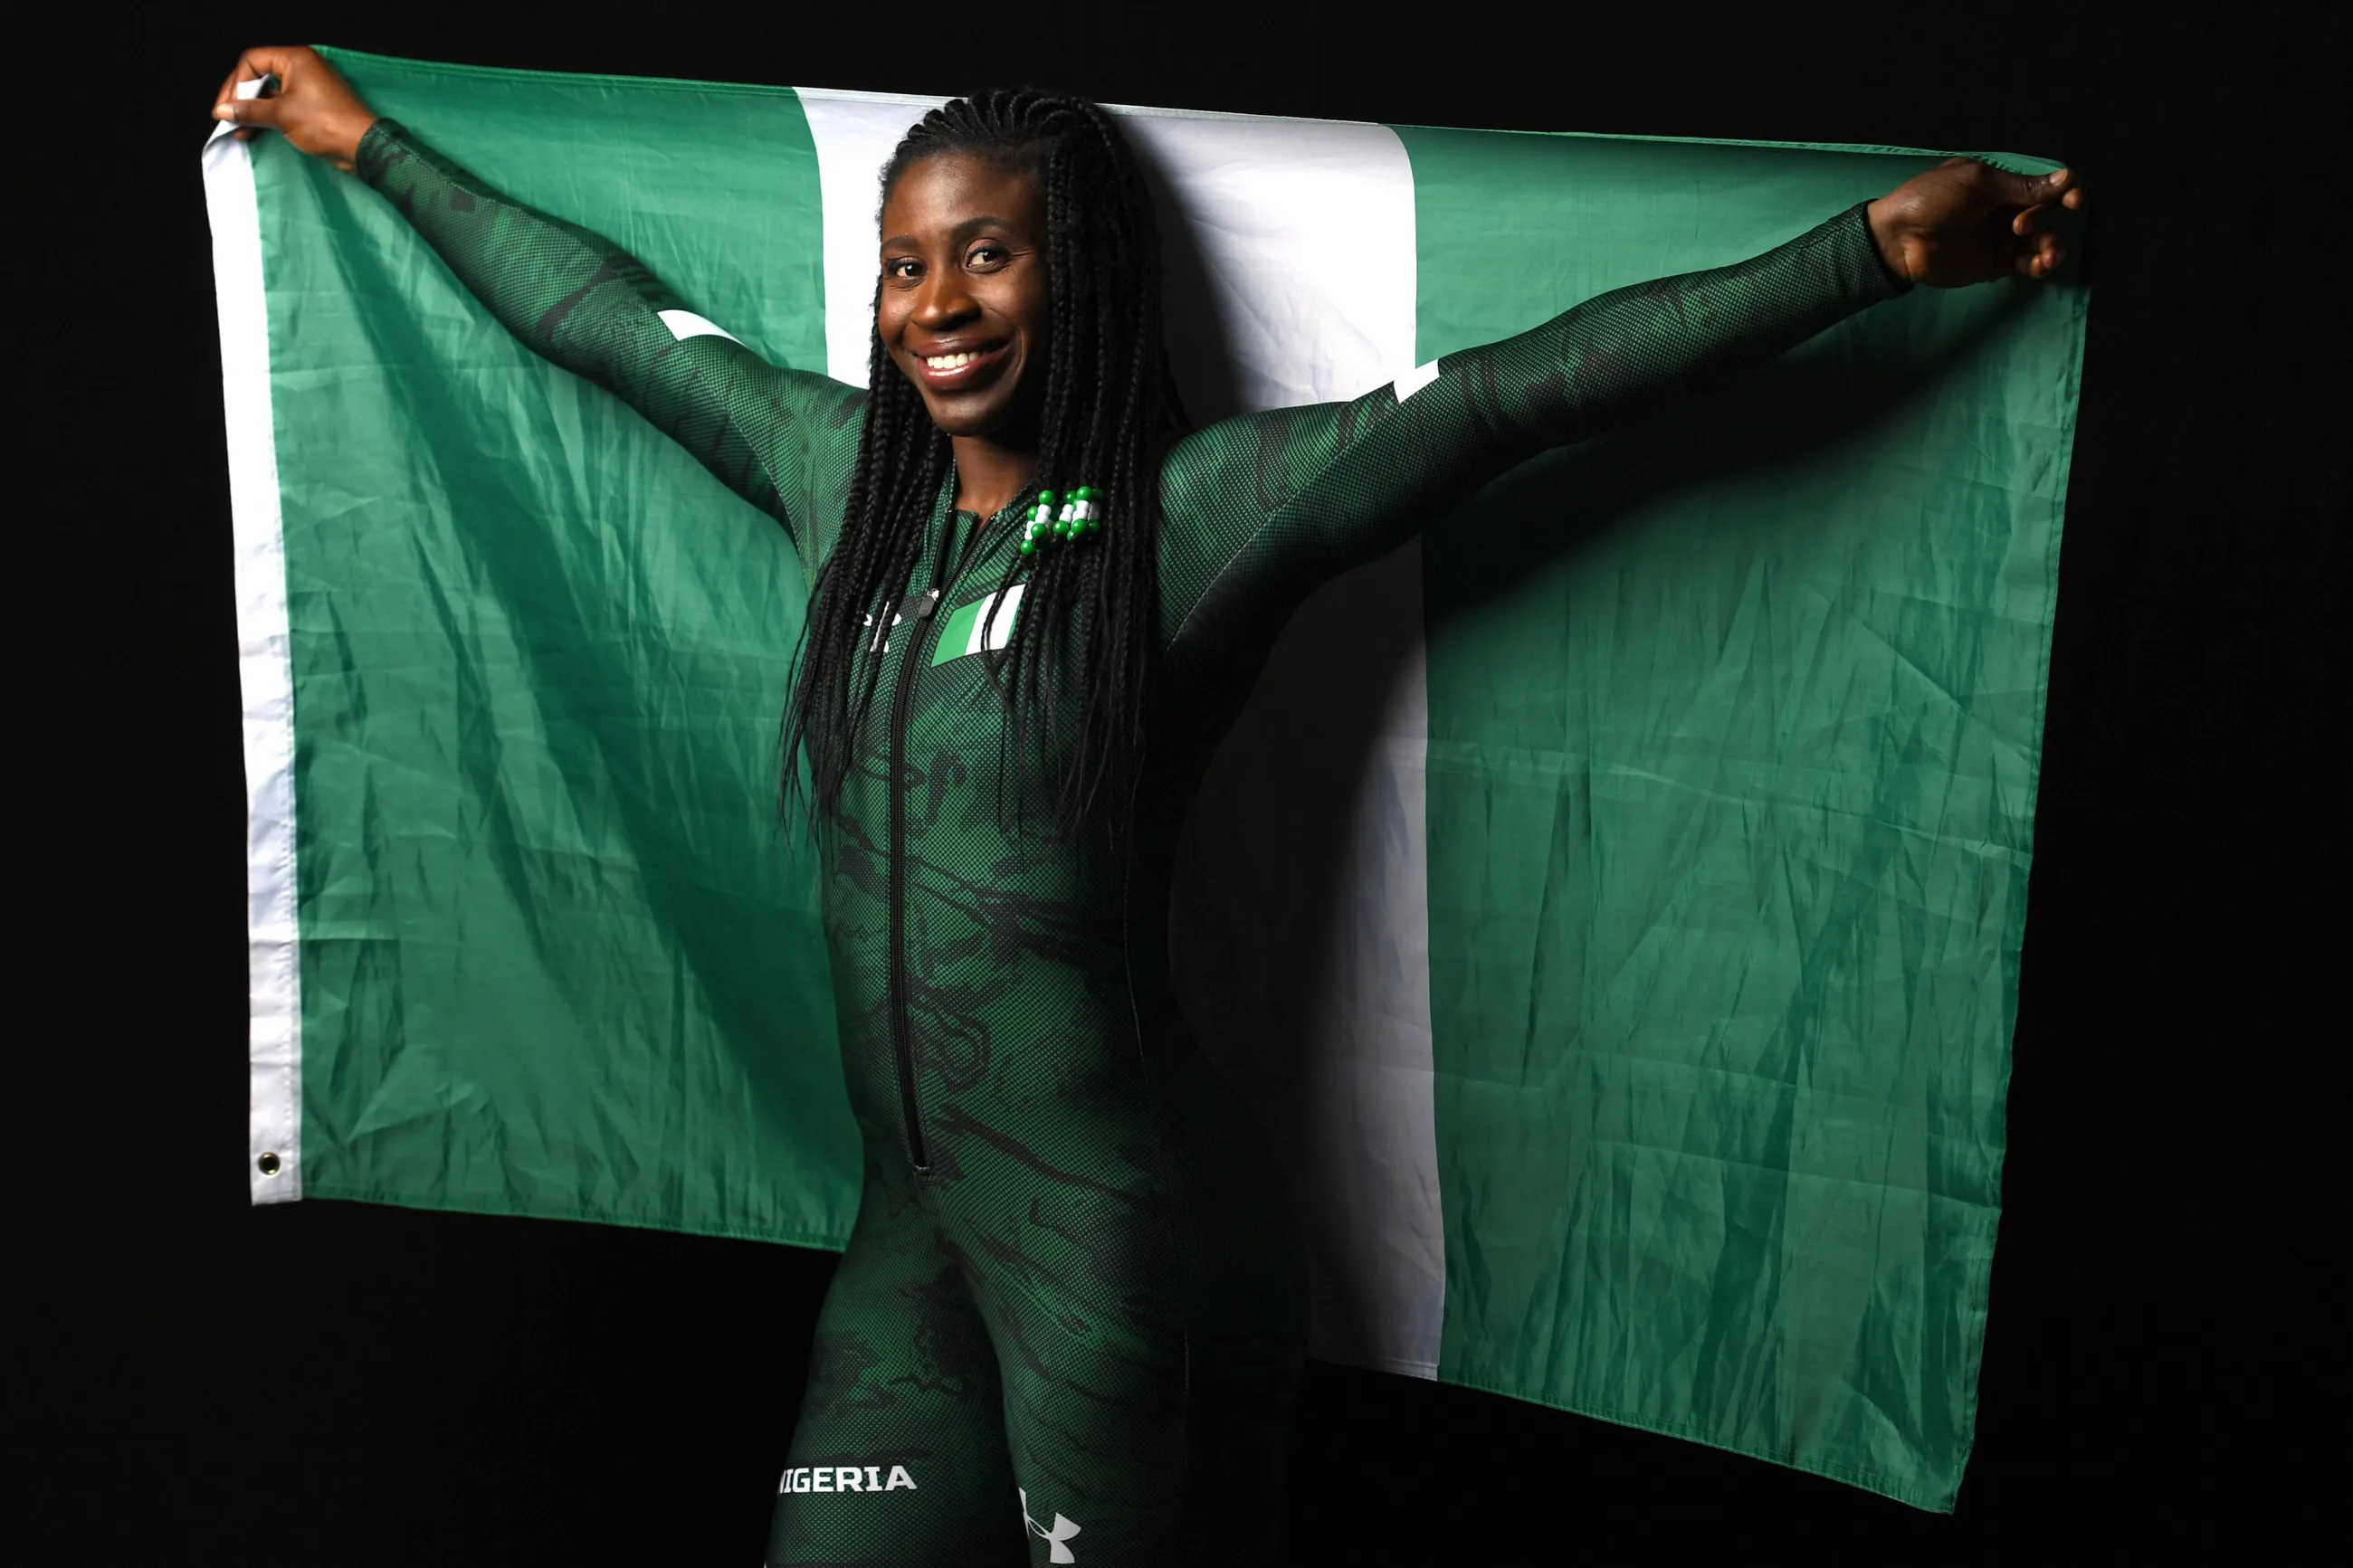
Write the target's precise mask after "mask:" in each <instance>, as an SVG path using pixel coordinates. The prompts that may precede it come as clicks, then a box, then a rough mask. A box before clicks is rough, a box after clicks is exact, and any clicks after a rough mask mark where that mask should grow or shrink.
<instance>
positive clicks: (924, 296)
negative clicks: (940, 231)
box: [915, 268, 978, 327]
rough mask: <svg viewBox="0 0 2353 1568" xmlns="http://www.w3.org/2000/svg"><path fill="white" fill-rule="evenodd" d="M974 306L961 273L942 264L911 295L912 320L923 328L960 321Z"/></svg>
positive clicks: (969, 313) (974, 308)
mask: <svg viewBox="0 0 2353 1568" xmlns="http://www.w3.org/2000/svg"><path fill="white" fill-rule="evenodd" d="M977 309H978V307H977V306H976V305H975V304H974V303H973V299H972V291H971V290H970V289H966V288H965V285H964V279H963V277H962V275H960V274H959V273H957V272H955V271H954V270H953V269H951V268H938V269H937V270H935V271H934V272H933V273H932V274H931V276H930V277H928V278H926V279H923V288H922V289H920V290H918V291H917V293H916V295H915V320H917V321H921V322H923V325H925V326H927V327H937V326H942V325H944V324H946V323H947V322H950V321H960V320H962V319H963V318H964V317H965V316H969V315H971V314H972V313H973V312H974V311H975V310H977Z"/></svg>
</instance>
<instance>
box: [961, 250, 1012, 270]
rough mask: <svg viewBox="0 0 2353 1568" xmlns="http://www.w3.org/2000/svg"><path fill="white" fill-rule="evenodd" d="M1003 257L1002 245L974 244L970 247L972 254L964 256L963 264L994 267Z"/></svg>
mask: <svg viewBox="0 0 2353 1568" xmlns="http://www.w3.org/2000/svg"><path fill="white" fill-rule="evenodd" d="M1004 259H1005V247H1003V246H1001V245H976V246H974V247H972V254H971V255H969V256H967V257H965V265H966V266H968V267H994V266H996V265H997V263H998V262H1001V261H1003V260H1004Z"/></svg>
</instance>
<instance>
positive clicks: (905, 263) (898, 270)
mask: <svg viewBox="0 0 2353 1568" xmlns="http://www.w3.org/2000/svg"><path fill="white" fill-rule="evenodd" d="M920 270H922V268H921V265H920V264H919V263H918V262H917V261H916V260H915V259H914V258H913V257H907V256H902V257H899V258H896V259H894V260H891V261H886V262H884V263H883V264H882V276H883V277H885V278H913V277H914V276H915V275H916V273H917V272H919V271H920Z"/></svg>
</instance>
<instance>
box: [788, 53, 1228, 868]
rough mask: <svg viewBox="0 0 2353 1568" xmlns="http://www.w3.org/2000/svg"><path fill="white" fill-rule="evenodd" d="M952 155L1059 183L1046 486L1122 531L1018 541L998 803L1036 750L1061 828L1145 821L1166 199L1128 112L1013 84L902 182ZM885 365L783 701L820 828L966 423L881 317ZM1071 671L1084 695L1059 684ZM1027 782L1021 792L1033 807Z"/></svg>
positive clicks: (876, 357) (956, 117)
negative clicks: (1137, 154) (1012, 772)
mask: <svg viewBox="0 0 2353 1568" xmlns="http://www.w3.org/2000/svg"><path fill="white" fill-rule="evenodd" d="M939 153H974V154H977V155H979V156H981V157H985V158H987V159H989V160H991V161H992V162H997V163H999V164H1000V165H1001V166H1004V167H1009V168H1016V169H1019V170H1022V171H1024V172H1026V173H1028V174H1029V175H1030V176H1031V177H1032V178H1033V179H1035V180H1036V181H1037V182H1038V184H1039V187H1040V189H1041V191H1042V194H1043V195H1044V196H1045V205H1046V230H1047V234H1046V253H1047V266H1048V277H1049V280H1050V289H1051V291H1052V296H1051V297H1052V306H1051V308H1052V311H1053V342H1052V344H1051V346H1050V353H1049V356H1048V363H1047V374H1046V390H1045V397H1044V400H1043V405H1042V408H1041V412H1040V416H1039V451H1038V474H1037V479H1036V484H1037V486H1038V487H1039V488H1041V489H1050V490H1053V491H1055V492H1056V493H1057V494H1068V493H1069V492H1070V491H1071V489H1075V488H1077V487H1078V486H1080V485H1082V484H1091V485H1093V486H1095V487H1096V488H1097V489H1101V490H1102V491H1103V492H1104V493H1103V499H1102V500H1099V501H1098V502H1097V506H1098V509H1099V514H1100V516H1101V519H1102V524H1103V526H1102V528H1101V530H1100V531H1097V532H1095V533H1094V534H1093V535H1092V536H1091V537H1090V538H1088V539H1087V540H1086V541H1085V542H1083V543H1082V544H1080V545H1076V546H1065V547H1061V548H1056V547H1053V546H1048V547H1046V548H1043V549H1040V550H1039V552H1037V553H1035V554H1034V555H1029V556H1023V555H1019V554H1018V553H1016V552H1011V551H1008V552H1007V557H1008V560H1007V565H1006V569H1005V574H1004V575H1003V577H1002V578H1001V579H1000V580H999V581H998V583H997V590H998V591H999V592H1000V593H1001V592H1002V591H1003V590H1004V589H1005V588H1007V587H1009V586H1010V585H1011V584H1012V583H1013V580H1014V578H1015V576H1016V575H1017V574H1018V573H1019V572H1020V571H1021V570H1022V569H1023V567H1024V565H1025V564H1026V565H1027V567H1028V570H1029V586H1028V587H1027V588H1025V589H1024V590H1023V597H1022V602H1021V610H1020V614H1019V615H1018V616H1017V617H1016V619H1015V622H1014V626H1013V628H1012V636H1011V639H1010V641H1009V643H1008V646H1007V647H1006V648H1005V650H1004V652H1003V653H1002V654H1001V655H998V656H996V657H995V658H994V661H993V663H992V670H993V672H994V675H995V678H996V679H997V684H998V687H999V689H1001V690H1002V691H1003V692H1004V694H1005V699H1006V702H1007V705H1008V709H1009V710H1010V712H1009V718H1010V722H1009V723H1008V725H1007V726H1006V729H1005V734H1004V742H1003V750H1001V751H1000V752H999V755H998V770H999V771H998V778H999V783H1000V798H1002V784H1003V780H1004V777H1005V769H1006V767H1007V765H1008V758H1009V757H1011V756H1014V755H1017V754H1018V753H1019V752H1022V750H1023V749H1024V748H1027V747H1032V746H1034V747H1035V748H1036V750H1037V753H1038V755H1039V761H1040V762H1041V763H1042V764H1043V765H1044V767H1045V769H1046V771H1047V775H1048V776H1049V777H1050V779H1051V781H1052V786H1053V789H1052V800H1053V808H1054V810H1053V815H1054V818H1055V820H1054V823H1053V824H1052V826H1054V827H1055V828H1056V829H1057V830H1059V831H1061V832H1066V833H1067V832H1073V831H1075V830H1076V829H1077V828H1078V827H1079V826H1081V825H1082V824H1083V823H1086V822H1088V821H1090V820H1094V819H1098V818H1100V819H1101V820H1102V821H1103V823H1104V825H1105V826H1109V827H1110V828H1111V829H1112V831H1113V834H1114V836H1118V835H1121V834H1124V831H1125V829H1126V827H1127V826H1128V825H1127V824H1126V823H1125V822H1124V820H1122V819H1121V818H1120V816H1119V813H1118V812H1117V811H1115V810H1112V809H1109V808H1110V807H1112V806H1113V805H1114V803H1117V804H1120V805H1124V802H1125V801H1126V800H1127V798H1128V791H1127V788H1126V785H1127V784H1128V782H1129V780H1130V778H1131V777H1132V774H1133V771H1134V769H1135V768H1136V767H1137V766H1138V765H1140V763H1141V761H1142V758H1143V753H1144V740H1145V735H1144V714H1145V706H1146V703H1147V701H1148V696H1149V692H1148V687H1149V682H1150V681H1151V679H1152V678H1153V676H1154V673H1155V652H1156V650H1157V647H1158V637H1159V626H1158V625H1157V621H1156V609H1157V605H1158V603H1159V584H1158V574H1157V561H1158V529H1159V520H1160V494H1159V489H1160V484H1159V480H1160V458H1161V456H1162V454H1163V453H1164V452H1165V451H1166V447H1167V444H1168V443H1169V442H1170V441H1172V440H1174V439H1175V438H1176V437H1178V436H1180V435H1182V434H1183V433H1184V432H1185V431H1186V430H1187V429H1189V428H1190V427H1191V426H1190V423H1189V422H1188V421H1187V419H1186V417H1185V412H1184V407H1183V405H1182V404H1181V403H1180V402H1179V401H1178V400H1177V396H1176V381H1175V379H1174V377H1173V376H1172V375H1171V374H1169V368H1168V357H1167V353H1166V346H1165V344H1164V343H1163V341H1162V338H1161V325H1160V243H1159V236H1158V232H1157V230H1156V228H1155V225H1154V222H1153V214H1152V201H1151V196H1150V194H1149V193H1148V191H1147V190H1146V189H1145V184H1144V179H1143V174H1142V171H1141V169H1140V168H1139V167H1138V165H1137V163H1136V162H1135V159H1134V155H1133V154H1132V153H1130V152H1129V150H1128V147H1127V143H1126V141H1125V139H1124V137H1123V136H1122V135H1121V134H1120V132H1119V129H1118V127H1117V126H1116V125H1115V124H1114V123H1113V121H1112V118H1111V116H1109V115H1108V114H1106V113H1105V112H1104V111H1103V110H1102V109H1101V108H1100V107H1099V106H1097V105H1095V104H1092V103H1089V102H1087V101H1085V100H1082V99H1073V98H1062V97H1057V96H1053V95H1050V94H1046V93H1039V92H1033V91H1027V90H1023V91H998V92H987V93H978V94H976V95H974V96H973V97H970V98H963V99H957V100H955V101H953V102H950V103H946V104H943V105H942V106H941V107H939V108H938V109H935V110H932V111H931V112H930V113H929V114H926V115H924V116H923V119H922V120H921V121H917V122H916V124H915V125H914V126H913V127H912V128H911V129H910V130H909V131H908V132H907V135H906V138H905V139H904V140H903V141H902V142H900V143H899V146H898V149H897V151H896V152H894V153H892V157H891V162H890V164H889V166H888V167H887V168H886V169H885V170H884V171H883V174H882V191H883V194H884V195H885V196H886V197H887V196H888V195H889V193H890V191H891V188H892V185H893V184H896V183H897V181H898V179H899V177H900V176H901V175H902V174H904V173H905V172H906V171H907V169H909V168H910V167H911V166H913V164H914V163H918V162H920V161H922V160H923V159H925V158H929V157H932V156H934V155H936V154H939ZM877 299H878V302H879V299H880V295H879V292H878V295H877ZM869 377H870V381H869V384H870V385H871V387H872V389H873V390H872V394H871V396H870V397H869V399H868V402H867V405H866V423H865V427H864V429H863V430H862V431H861V432H860V437H859V446H858V469H857V473H856V475H855V476H854V477H853V479H851V481H850V489H849V506H848V508H847V510H846V514H845V516H844V518H843V521H842V530H841V536H840V538H839V540H838V541H836V542H835V545H834V549H833V552H832V554H831V556H830V557H829V558H828V562H827V564H826V566H825V569H824V570H823V571H822V572H821V573H820V574H818V581H817V583H816V584H815V589H814V592H813V593H812V595H811V599H810V607H809V615H808V623H807V630H806V631H805V633H804V634H803V644H802V653H801V661H800V673H799V676H798V678H797V682H796V684H795V687H794V689H793V697H792V702H791V705H790V706H789V707H788V708H787V709H786V713H785V755H786V764H787V765H786V773H785V777H786V790H785V798H786V806H787V808H789V805H790V799H791V793H792V787H793V784H792V781H793V779H794V776H795V775H794V770H793V769H792V767H791V765H790V764H791V762H792V759H793V754H794V752H796V751H797V750H798V751H805V752H807V757H808V763H809V779H810V795H811V798H810V802H809V805H810V810H811V821H812V825H814V822H815V820H816V818H817V816H819V815H823V814H829V813H831V812H833V811H835V810H836V809H837V808H838V805H839V800H840V794H841V785H842V782H843V780H844V779H845V778H847V777H848V775H849V771H850V768H851V765H852V763H854V761H855V754H856V750H857V744H856V742H857V735H858V733H859V730H860V726H861V724H862V723H863V722H864V721H865V720H866V719H867V717H868V715H869V713H870V711H871V705H872V703H873V700H874V697H875V694H876V689H877V686H878V685H879V683H880V679H881V656H880V654H879V653H877V652H876V651H874V649H873V648H872V647H871V644H872V643H873V640H874V638H873V634H872V632H871V630H870V629H869V627H870V623H869V622H868V621H867V619H866V617H867V616H870V615H871V616H873V617H874V621H873V622H872V623H871V624H872V625H888V624H889V621H890V617H891V615H892V610H893V608H894V607H895V606H896V605H898V604H899V603H900V602H901V600H902V598H903V597H904V596H905V595H906V593H907V591H908V587H909V584H910V579H911V576H912V574H913V571H914V567H915V563H916V561H917V560H918V559H919V558H920V557H921V555H922V552H923V530H924V528H925V527H926V526H927V525H928V524H929V523H930V521H931V517H932V511H933V508H934V503H935V502H936V500H937V499H938V496H939V491H940V487H941V485H942V484H943V483H944V481H945V479H946V476H947V472H948V467H949V462H950V450H949V446H948V438H947V437H946V435H945V434H944V433H943V432H942V431H941V430H940V429H939V428H938V427H937V426H934V425H933V424H932V422H931V417H930V415H929V413H928V412H927V411H926V410H925V408H924V406H923V395H922V394H921V393H919V392H918V391H917V390H916V389H915V387H914V385H913V384H912V383H910V382H909V381H908V380H907V378H906V377H905V376H904V375H903V374H900V372H899V369H898V367H897V365H896V363H894V362H893V361H892V359H891V357H890V354H889V353H888V351H886V350H885V349H884V347H883V345H882V340H881V333H880V331H877V333H876V335H875V338H874V342H873V346H872V350H871V357H870V361H869ZM1064 679H1074V680H1075V682H1076V688H1077V689H1076V690H1075V691H1072V692H1067V693H1066V692H1064V691H1063V690H1062V689H1060V688H1061V683H1062V681H1063V680H1064ZM1066 699H1067V702H1068V711H1067V715H1066V713H1065V700H1066ZM1065 717H1067V720H1068V728H1067V731H1065V728H1064V720H1065ZM1024 793H1025V792H1021V791H1018V790H1017V791H1015V792H1014V795H1015V798H1016V800H1017V803H1018V801H1019V800H1020V798H1021V797H1022V795H1023V794H1024ZM1017 810H1018V805H1017Z"/></svg>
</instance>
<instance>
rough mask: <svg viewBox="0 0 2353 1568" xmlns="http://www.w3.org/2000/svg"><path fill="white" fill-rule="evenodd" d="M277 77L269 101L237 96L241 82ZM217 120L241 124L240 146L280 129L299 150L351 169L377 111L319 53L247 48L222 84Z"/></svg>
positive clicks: (216, 102)
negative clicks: (260, 133) (238, 85)
mask: <svg viewBox="0 0 2353 1568" xmlns="http://www.w3.org/2000/svg"><path fill="white" fill-rule="evenodd" d="M272 76H274V77H276V78H277V79H278V89H277V90H276V91H275V92H273V93H271V94H270V95H269V97H267V98H239V97H237V84H238V83H239V82H247V81H259V80H260V79H262V78H264V77H272ZM213 118H214V119H215V120H226V121H228V122H229V123H230V124H232V125H234V126H236V127H237V131H236V133H235V134H236V136H237V140H238V141H240V142H249V141H251V140H252V139H253V134H254V132H257V131H275V132H278V133H279V134H280V135H282V136H284V137H285V138H286V140H287V141H289V142H292V143H294V145H295V146H296V148H298V149H299V150H301V151H302V152H305V153H310V154H311V156H313V157H316V158H326V159H330V160H332V162H333V163H334V165H335V167H336V168H338V169H343V170H348V169H350V168H351V166H352V164H353V161H354V160H356V159H357V158H358V157H359V155H360V138H361V137H363V136H364V135H366V134H367V129H368V127H369V126H371V125H373V124H375V110H372V109H370V108H369V107H368V106H367V104H366V103H365V102H364V100H362V99H361V98H360V95H359V94H358V93H356V92H353V90H352V84H351V83H349V82H347V81H345V80H344V79H343V76H342V74H341V73H339V72H338V71H337V70H336V69H335V68H334V67H332V66H331V65H329V64H328V63H327V62H326V61H325V60H324V59H322V58H320V56H319V51H318V50H316V49H311V48H301V47H296V48H278V49H248V50H246V51H245V54H244V56H243V57H242V58H239V59H238V61H237V68H236V69H235V70H233V71H231V72H229V73H228V79H227V81H224V82H222V83H221V85H220V91H219V93H218V94H217V95H216V97H215V99H214V102H213Z"/></svg>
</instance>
